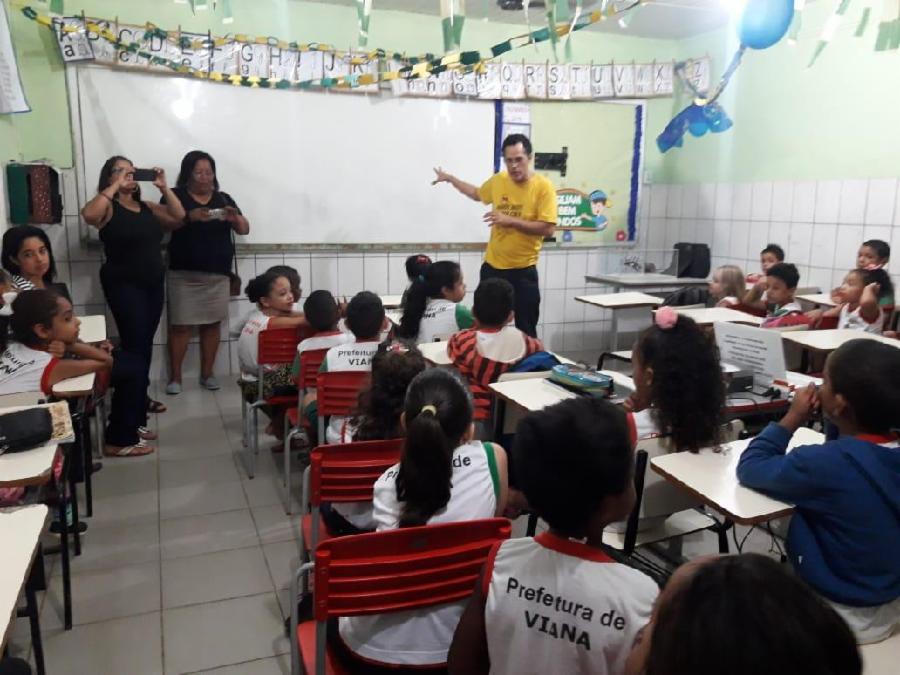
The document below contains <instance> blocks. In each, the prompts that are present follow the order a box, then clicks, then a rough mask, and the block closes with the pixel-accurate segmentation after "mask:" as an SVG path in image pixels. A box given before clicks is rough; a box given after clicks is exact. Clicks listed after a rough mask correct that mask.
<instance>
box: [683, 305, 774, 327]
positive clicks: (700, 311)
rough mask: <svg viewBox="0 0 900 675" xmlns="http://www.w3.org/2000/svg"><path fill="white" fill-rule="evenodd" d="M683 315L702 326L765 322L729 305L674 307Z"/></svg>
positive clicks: (753, 324) (754, 324)
mask: <svg viewBox="0 0 900 675" xmlns="http://www.w3.org/2000/svg"><path fill="white" fill-rule="evenodd" d="M672 309H674V310H675V311H676V312H678V313H679V314H681V315H682V316H687V317H690V318H691V319H693V320H694V321H696V322H697V323H698V324H700V325H701V326H709V325H712V324H714V323H718V322H721V323H746V324H748V325H750V326H758V325H760V324H761V323H762V322H763V319H762V317H759V316H753V315H752V314H747V313H746V312H739V311H737V310H735V309H729V308H727V307H708V308H697V309H679V308H678V307H673V308H672Z"/></svg>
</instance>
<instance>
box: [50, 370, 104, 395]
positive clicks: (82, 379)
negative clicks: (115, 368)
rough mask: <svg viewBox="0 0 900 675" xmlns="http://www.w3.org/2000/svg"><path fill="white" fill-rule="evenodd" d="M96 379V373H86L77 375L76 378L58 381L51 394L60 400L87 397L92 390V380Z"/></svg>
mask: <svg viewBox="0 0 900 675" xmlns="http://www.w3.org/2000/svg"><path fill="white" fill-rule="evenodd" d="M96 378H97V374H96V373H88V374H87V375H79V376H78V377H70V378H69V379H67V380H60V381H59V382H57V383H56V384H54V385H53V393H54V394H55V395H56V396H59V397H60V398H78V397H79V396H87V395H88V394H90V393H91V392H92V391H93V390H94V380H95V379H96Z"/></svg>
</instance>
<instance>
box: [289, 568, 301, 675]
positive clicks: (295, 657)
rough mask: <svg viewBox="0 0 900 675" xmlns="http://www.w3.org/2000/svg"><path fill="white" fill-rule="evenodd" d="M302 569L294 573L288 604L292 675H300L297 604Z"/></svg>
mask: <svg viewBox="0 0 900 675" xmlns="http://www.w3.org/2000/svg"><path fill="white" fill-rule="evenodd" d="M301 569H302V568H298V569H296V570H295V571H294V574H293V576H292V577H291V590H290V595H289V596H288V602H289V603H290V604H291V624H290V625H291V630H290V635H288V639H289V640H290V641H291V675H300V647H299V646H298V644H297V624H299V623H300V615H299V612H298V611H297V604H298V602H299V600H298V598H299V597H300V575H301V574H302V572H301Z"/></svg>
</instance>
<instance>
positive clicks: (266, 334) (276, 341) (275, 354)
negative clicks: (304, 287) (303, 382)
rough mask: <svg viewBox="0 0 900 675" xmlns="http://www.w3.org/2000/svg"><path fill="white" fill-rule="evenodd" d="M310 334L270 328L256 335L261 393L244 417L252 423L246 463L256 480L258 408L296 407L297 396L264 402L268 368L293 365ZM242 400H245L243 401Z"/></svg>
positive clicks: (249, 473)
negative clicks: (300, 344) (264, 383)
mask: <svg viewBox="0 0 900 675" xmlns="http://www.w3.org/2000/svg"><path fill="white" fill-rule="evenodd" d="M308 333H309V328H307V327H301V328H269V329H266V330H263V331H260V332H259V334H258V335H257V344H258V347H259V350H258V356H257V362H258V363H259V370H258V371H257V373H256V378H257V381H258V389H257V394H256V400H255V401H253V402H252V403H250V406H249V415H246V414H245V416H244V417H245V420H247V421H248V423H249V429H247V431H248V433H247V436H248V440H249V443H248V444H247V445H248V446H249V450H250V453H249V454H250V456H249V462H247V464H246V467H247V475H248V476H249V477H250V478H253V476H254V474H255V472H256V455H257V453H258V452H259V429H258V425H259V408H261V407H262V406H284V405H296V403H297V395H296V394H295V395H293V396H273V397H271V398H269V399H264V398H263V377H264V376H265V372H266V370H267V369H268V368H270V367H272V366H280V365H285V364H291V363H293V362H294V357H295V356H296V354H297V345H298V344H299V343H300V340H302V339H303V338H304V337H306V335H307V334H308ZM241 400H243V398H242V399H241Z"/></svg>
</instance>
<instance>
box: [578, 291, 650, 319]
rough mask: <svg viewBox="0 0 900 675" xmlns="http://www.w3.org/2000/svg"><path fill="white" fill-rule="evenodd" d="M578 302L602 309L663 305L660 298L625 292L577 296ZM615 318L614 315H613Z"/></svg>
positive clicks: (635, 292)
mask: <svg viewBox="0 0 900 675" xmlns="http://www.w3.org/2000/svg"><path fill="white" fill-rule="evenodd" d="M575 299H576V300H577V301H578V302H583V303H585V304H588V305H595V306H597V307H602V308H604V309H631V308H634V307H658V306H659V305H661V304H662V303H663V299H662V298H658V297H656V296H655V295H648V294H647V293H641V292H640V291H627V292H625V293H604V294H601V295H578V296H576V297H575ZM614 316H615V315H614Z"/></svg>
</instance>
